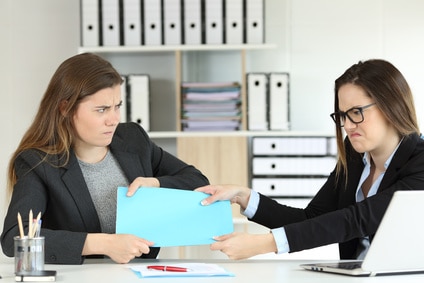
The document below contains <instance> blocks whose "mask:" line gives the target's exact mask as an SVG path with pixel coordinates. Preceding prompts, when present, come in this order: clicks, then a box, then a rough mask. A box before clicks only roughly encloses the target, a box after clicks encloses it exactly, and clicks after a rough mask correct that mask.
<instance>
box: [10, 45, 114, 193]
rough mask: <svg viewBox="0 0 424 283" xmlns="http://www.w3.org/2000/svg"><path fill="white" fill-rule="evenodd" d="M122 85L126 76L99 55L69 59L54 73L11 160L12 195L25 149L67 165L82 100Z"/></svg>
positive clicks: (77, 56) (85, 54)
mask: <svg viewBox="0 0 424 283" xmlns="http://www.w3.org/2000/svg"><path fill="white" fill-rule="evenodd" d="M121 83H122V77H121V75H120V74H119V73H118V72H117V71H116V70H115V69H114V68H113V66H112V65H111V64H110V63H109V62H108V61H106V60H104V59H102V58H101V57H99V56H97V55H95V54H91V53H84V54H78V55H75V56H73V57H71V58H69V59H67V60H65V61H64V62H63V63H62V64H61V65H60V66H59V67H58V69H57V70H56V72H55V73H54V74H53V77H52V78H51V80H50V83H49V85H48V87H47V90H46V92H45V93H44V96H43V98H42V100H41V102H40V106H39V108H38V112H37V114H36V116H35V118H34V120H33V122H32V124H31V126H30V127H29V128H28V130H27V131H26V132H25V134H24V136H23V138H22V140H21V142H20V143H19V145H18V147H17V149H16V150H15V152H14V153H13V155H12V158H11V159H10V161H9V168H8V180H7V187H8V191H9V192H12V190H13V186H14V185H15V183H16V181H17V176H16V172H15V168H14V162H15V160H16V158H17V156H18V155H19V154H20V153H22V152H23V151H24V150H27V149H37V150H39V151H41V152H44V153H45V154H46V155H45V158H44V159H43V160H44V161H47V160H48V158H47V156H49V155H58V156H59V159H60V163H59V164H57V166H64V165H66V164H67V163H68V161H69V156H70V148H71V145H72V143H73V137H74V128H73V126H72V117H73V116H74V113H75V111H76V109H77V106H78V104H79V103H80V101H81V100H82V99H83V98H84V97H86V96H88V95H92V94H94V93H96V92H97V91H99V90H101V89H104V88H108V87H113V86H115V85H120V84H121Z"/></svg>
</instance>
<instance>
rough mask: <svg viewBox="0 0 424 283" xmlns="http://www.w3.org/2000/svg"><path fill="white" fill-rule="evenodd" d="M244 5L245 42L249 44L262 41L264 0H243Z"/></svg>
mask: <svg viewBox="0 0 424 283" xmlns="http://www.w3.org/2000/svg"><path fill="white" fill-rule="evenodd" d="M245 5H246V7H245V9H246V16H245V17H246V25H245V32H246V34H245V37H246V38H245V42H246V43H250V44H260V43H264V42H265V40H264V1H263V0H245Z"/></svg>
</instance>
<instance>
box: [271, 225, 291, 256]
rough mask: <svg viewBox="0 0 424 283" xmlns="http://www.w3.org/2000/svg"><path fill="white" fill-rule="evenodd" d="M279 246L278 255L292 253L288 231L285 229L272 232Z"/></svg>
mask: <svg viewBox="0 0 424 283" xmlns="http://www.w3.org/2000/svg"><path fill="white" fill-rule="evenodd" d="M271 232H272V235H273V236H274V240H275V243H276V244H277V254H282V253H288V252H289V251H290V247H289V242H288V241H287V236H286V230H285V229H284V227H280V228H276V229H272V230H271Z"/></svg>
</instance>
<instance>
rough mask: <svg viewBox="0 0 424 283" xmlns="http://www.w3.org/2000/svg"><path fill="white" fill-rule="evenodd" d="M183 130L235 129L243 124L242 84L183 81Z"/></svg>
mask: <svg viewBox="0 0 424 283" xmlns="http://www.w3.org/2000/svg"><path fill="white" fill-rule="evenodd" d="M181 88H182V91H181V93H182V100H181V101H182V107H181V109H182V113H181V121H182V130H183V131H236V130H239V129H240V124H241V97H240V84H239V83H237V82H216V83H191V82H186V83H183V84H182V86H181Z"/></svg>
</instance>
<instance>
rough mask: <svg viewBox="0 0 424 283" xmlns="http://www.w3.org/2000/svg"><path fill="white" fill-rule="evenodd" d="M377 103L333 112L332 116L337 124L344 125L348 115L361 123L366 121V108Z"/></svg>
mask: <svg viewBox="0 0 424 283" xmlns="http://www.w3.org/2000/svg"><path fill="white" fill-rule="evenodd" d="M373 105H375V102H374V103H371V104H368V105H365V106H362V107H352V108H350V109H349V110H347V111H346V112H343V111H339V112H334V113H331V114H330V116H331V118H333V120H334V122H335V123H336V125H338V126H340V127H344V124H345V121H346V117H347V118H348V119H349V120H350V121H351V122H352V123H354V124H359V123H362V122H363V121H364V113H363V112H364V110H365V109H367V108H369V107H371V106H373Z"/></svg>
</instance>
